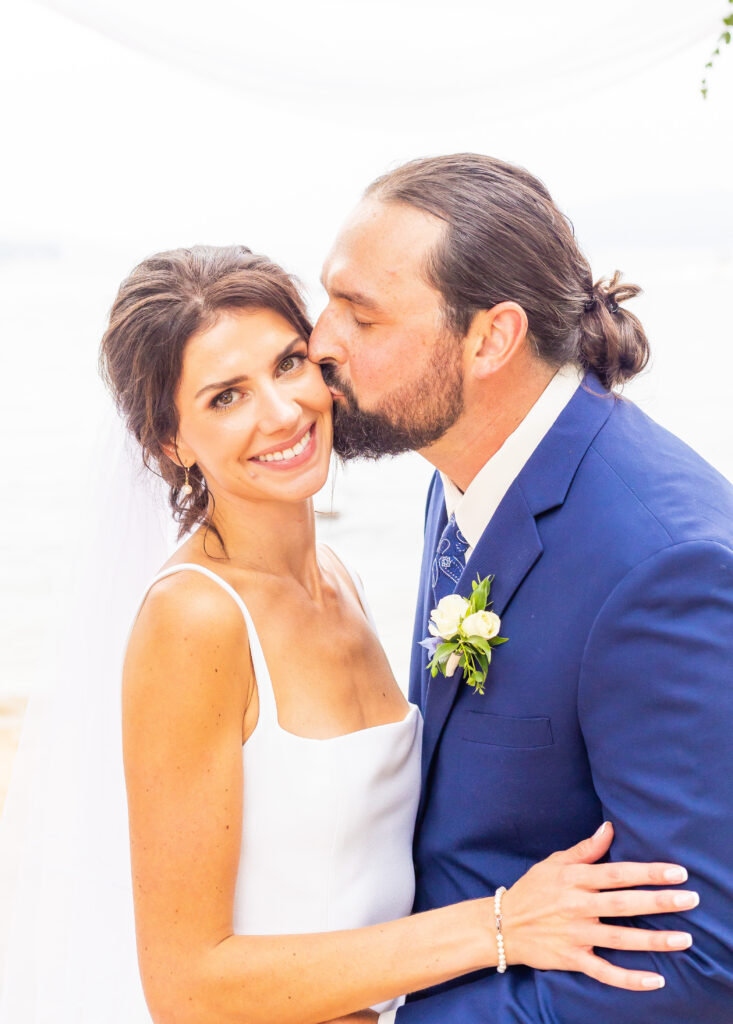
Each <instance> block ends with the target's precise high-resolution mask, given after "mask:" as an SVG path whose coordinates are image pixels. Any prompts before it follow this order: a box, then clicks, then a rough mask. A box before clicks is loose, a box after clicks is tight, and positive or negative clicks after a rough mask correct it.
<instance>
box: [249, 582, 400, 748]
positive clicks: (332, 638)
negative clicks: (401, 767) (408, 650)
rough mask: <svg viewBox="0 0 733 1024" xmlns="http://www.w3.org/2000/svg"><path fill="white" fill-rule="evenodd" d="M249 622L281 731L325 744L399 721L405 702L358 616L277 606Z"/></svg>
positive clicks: (340, 610) (360, 614)
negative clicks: (255, 633) (259, 646)
mask: <svg viewBox="0 0 733 1024" xmlns="http://www.w3.org/2000/svg"><path fill="white" fill-rule="evenodd" d="M349 604H350V602H349ZM253 618H254V621H255V625H256V628H257V630H258V635H259V638H260V643H261V644H262V648H263V653H264V656H265V660H266V662H267V667H268V670H269V674H270V678H271V681H272V688H273V691H274V695H275V701H276V704H277V714H278V722H279V724H280V726H281V727H282V728H283V729H285V730H286V731H288V732H292V733H295V734H297V735H303V736H312V737H313V738H326V737H328V736H335V735H340V734H342V733H347V732H354V731H356V730H359V729H367V728H371V727H372V726H375V725H384V724H387V723H388V722H394V721H399V720H400V719H402V718H404V716H405V713H406V711H407V702H406V701H405V698H404V696H403V695H402V692H401V691H400V689H399V687H398V685H397V683H396V681H395V679H394V676H393V674H392V671H391V669H390V667H389V662H388V661H387V658H386V655H385V653H384V650H383V648H382V647H381V645H380V643H379V641H378V639H377V637H376V636H375V634H374V632H373V630H372V629H371V627H370V625H369V623H368V622H367V620H366V618H365V617H364V614H363V612H362V611H361V609H360V608H351V607H346V608H344V607H343V606H342V607H339V608H337V609H336V610H333V609H331V610H329V609H328V607H326V609H317V608H315V607H310V608H309V607H307V605H305V603H300V604H298V603H297V602H293V603H292V606H290V605H288V603H287V602H284V603H283V604H281V605H279V606H278V608H277V609H276V610H275V611H269V612H268V610H266V609H265V608H262V609H261V614H260V615H257V612H254V613H253ZM258 618H259V622H260V624H258V623H257V619H258Z"/></svg>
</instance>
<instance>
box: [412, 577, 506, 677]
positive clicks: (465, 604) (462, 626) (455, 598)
mask: <svg viewBox="0 0 733 1024" xmlns="http://www.w3.org/2000/svg"><path fill="white" fill-rule="evenodd" d="M493 579H494V577H493V576H485V577H484V578H483V579H481V577H480V576H477V577H476V579H475V580H474V581H473V583H472V584H471V586H472V588H473V593H472V594H471V597H470V598H469V599H468V600H467V599H466V598H465V597H461V595H460V594H449V595H448V596H447V597H444V598H442V600H441V601H439V602H438V607H437V608H433V610H432V612H431V613H430V624H429V625H428V632H429V633H430V636H429V637H426V638H425V639H424V640H421V641H420V646H421V647H424V648H425V649H426V650H427V651H428V653H429V654H430V655H431V656H432V657H431V661H430V663H429V665H428V668H429V669H430V674H431V676H432V677H433V678H435V676H437V674H438V672H442V673H443V675H444V676H446V677H447V676H452V675H453V673H454V672H455V670H456V669H457V668H462V669H463V678H464V681H465V682H466V683H467V684H468V685H469V686H472V687H473V691H474V693H483V692H484V682H485V680H486V675H487V673H488V671H489V665H490V664H491V652H492V648H494V647H498V646H499V644H505V643H506V642H507V640H508V639H509V638H508V637H506V636H499V630H500V629H501V619H500V618H499V616H498V615H497V614H496V613H495V612H492V611H487V607H486V606H487V604H488V605H489V607H491V601H489V591H490V590H491V583H492V581H493Z"/></svg>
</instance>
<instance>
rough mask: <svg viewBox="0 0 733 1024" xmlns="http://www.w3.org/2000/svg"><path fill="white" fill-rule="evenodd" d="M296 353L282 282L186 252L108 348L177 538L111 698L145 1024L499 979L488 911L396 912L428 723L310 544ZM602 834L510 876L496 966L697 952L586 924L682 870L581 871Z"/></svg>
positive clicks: (342, 580)
mask: <svg viewBox="0 0 733 1024" xmlns="http://www.w3.org/2000/svg"><path fill="white" fill-rule="evenodd" d="M309 333H310V324H309V322H308V319H307V315H306V313H305V309H304V306H303V303H302V300H301V298H300V295H299V293H298V291H297V288H296V286H295V285H294V283H293V281H292V280H291V279H290V278H289V277H288V276H287V275H286V274H285V272H284V271H283V270H281V269H280V268H279V267H277V266H276V265H274V264H273V263H271V262H270V261H269V260H267V259H266V258H264V257H262V256H257V255H253V254H252V253H251V252H250V251H249V250H248V249H246V248H243V247H239V246H234V247H228V248H213V247H204V246H198V247H195V248H193V249H190V250H176V251H173V252H167V253H162V254H159V255H157V256H154V257H151V258H149V259H147V260H145V261H144V262H143V263H141V264H140V265H139V266H138V267H137V268H136V269H135V270H134V271H133V272H132V274H131V275H130V276H129V277H128V278H127V279H126V280H125V281H124V282H123V284H122V286H121V288H120V291H119V293H118V296H117V299H116V301H115V303H114V306H113V308H112V311H111V315H110V322H109V327H108V329H107V331H106V333H105V335H104V339H103V342H102V349H101V365H102V369H103V374H104V376H105V378H106V380H107V382H108V384H109V385H110V387H111V389H112V392H113V394H114V396H115V399H116V402H117V404H118V407H119V408H120V410H121V412H122V413H123V415H124V418H125V420H126V423H127V425H128V427H129V429H130V431H131V433H132V434H133V435H134V437H135V438H136V440H137V442H139V445H140V446H141V448H142V454H143V458H144V460H145V463H146V465H148V466H149V467H150V468H152V469H153V470H154V471H156V472H157V473H159V474H160V475H161V476H162V477H163V479H164V481H165V482H166V484H167V485H168V487H169V490H170V503H171V506H172V510H173V515H174V517H175V519H176V520H177V521H178V523H179V524H180V535H181V536H184V535H186V539H185V541H184V542H183V544H182V545H181V546H180V547H179V548H178V549H177V550H176V552H175V554H174V555H173V557H172V558H171V559H170V560H169V561H168V562H167V563H166V565H165V566H164V567H163V568H162V570H161V571H160V572H159V573H158V574H157V576H155V578H154V579H153V580H152V581H150V584H149V587H148V588H147V591H146V594H145V597H144V599H143V600H142V602H141V605H140V608H139V610H138V614H137V617H136V620H135V622H134V625H133V626H132V630H131V633H130V637H129V643H128V648H127V654H126V658H125V664H124V672H123V683H122V736H123V752H124V770H125V780H126V787H127V803H128V812H129V838H130V855H131V867H132V894H133V899H134V917H135V932H136V941H137V956H138V964H139V973H140V980H141V981H142V988H143V991H144V996H145V1001H146V1003H147V1007H148V1011H149V1014H150V1016H151V1017H152V1019H153V1020H154V1021H156V1022H159V1024H169V1022H170V1024H172V1022H175V1024H189V1022H191V1024H193V1022H196V1024H207V1022H212V1024H213V1022H217V1024H219V1022H224V1021H232V1022H236V1021H245V1020H246V1021H248V1022H251V1024H256V1022H260V1021H261V1022H267V1024H286V1022H293V1024H295V1022H297V1024H309V1022H313V1024H315V1022H319V1021H329V1020H331V1021H336V1020H340V1021H345V1020H349V1021H352V1022H366V1021H373V1020H376V1019H377V1014H378V1013H379V1012H381V1011H383V1010H387V1009H390V1008H393V1007H395V1006H397V1005H399V1001H400V997H401V996H402V995H403V994H404V993H409V992H412V991H416V990H419V989H423V988H426V987H428V986H432V985H436V984H439V983H441V982H444V981H446V980H448V979H451V978H454V977H456V976H458V975H461V974H465V973H468V972H471V971H476V970H479V969H482V968H490V967H495V966H496V965H497V964H498V963H499V956H498V951H497V922H496V921H495V918H494V909H493V908H494V901H493V893H488V892H487V897H486V898H485V899H479V900H471V901H466V902H464V903H459V904H456V905H453V906H448V907H445V908H441V909H438V910H433V911H429V912H427V913H422V914H416V915H412V916H410V910H411V905H412V897H413V889H414V877H413V868H412V860H411V842H412V829H413V825H414V819H415V813H416V807H417V800H418V788H419V777H420V770H419V759H420V740H421V728H422V722H421V719H420V714H419V711H418V709H417V708H416V707H415V706H414V705H410V704H408V703H407V702H406V700H405V698H404V697H403V696H402V693H401V691H400V689H399V687H398V685H397V683H396V681H395V679H394V677H393V675H392V673H391V671H390V668H389V664H388V662H387V659H386V656H385V654H384V652H383V650H382V648H381V646H380V644H379V641H378V639H377V636H376V633H375V630H374V627H373V623H372V621H371V618H370V616H369V611H368V608H367V606H366V602H365V599H364V595H363V592H362V588H361V585H360V582H359V579H358V577H357V576H356V575H354V574H353V573H352V572H351V571H350V570H349V569H348V568H347V567H346V566H344V565H343V564H342V563H341V561H340V560H339V559H338V558H337V556H336V555H335V554H334V553H333V552H332V551H330V550H329V549H328V548H326V547H325V546H323V545H320V546H319V545H317V544H316V540H315V524H314V511H313V504H312V496H313V495H314V494H315V493H316V492H317V491H318V490H320V488H321V487H322V486H323V484H324V482H325V480H326V476H327V473H328V466H329V460H330V455H331V396H330V393H329V391H328V388H327V387H326V386H325V384H324V382H323V379H322V377H321V371H320V369H319V367H318V366H317V365H315V364H313V363H311V362H309V360H308V355H307V341H308V337H309ZM110 585H111V586H113V585H114V581H110ZM611 837H612V828H611V827H610V825H606V826H605V827H604V828H603V829H601V830H599V833H597V834H596V836H594V837H593V838H591V839H588V840H585V841H584V842H583V843H581V844H579V845H578V846H577V847H575V848H573V849H572V850H569V851H564V852H560V853H556V854H553V856H552V857H549V858H548V859H547V860H545V861H543V862H541V863H540V864H538V865H535V867H533V868H531V869H530V870H529V871H528V872H527V873H526V874H525V875H523V876H522V877H521V878H520V879H519V880H516V881H514V884H513V885H511V887H510V888H509V890H508V892H507V893H506V895H505V897H504V902H503V908H502V909H503V938H504V944H505V949H506V958H507V962H508V963H509V964H510V965H511V964H514V963H525V964H528V965H530V966H533V967H537V968H541V969H572V968H571V965H572V963H573V953H574V952H575V951H577V950H578V949H581V948H582V949H585V950H588V949H591V948H592V947H593V946H594V945H598V946H605V947H612V948H634V949H655V950H662V951H663V950H671V949H679V948H680V945H681V943H687V942H688V939H687V938H686V937H685V936H684V935H682V937H680V935H678V934H677V933H670V932H662V931H644V930H632V929H611V928H609V927H608V925H605V924H603V923H601V922H600V921H599V919H598V914H599V900H600V899H601V897H600V896H599V895H598V892H599V890H602V889H611V888H618V887H620V886H621V885H623V886H633V885H639V884H644V883H649V882H652V883H656V884H665V882H668V881H669V880H670V878H669V871H670V870H671V869H672V868H673V867H674V866H673V865H631V866H628V870H627V874H626V878H625V881H624V882H623V883H621V882H619V881H614V876H613V875H612V874H611V868H610V867H609V866H607V865H603V864H593V863H592V862H594V861H597V860H599V859H600V858H601V857H603V855H604V854H605V853H606V851H607V850H608V847H609V845H610V841H611ZM614 867H617V865H614ZM677 875H678V877H677V878H675V879H674V880H675V881H682V880H684V871H683V870H682V869H677ZM506 881H507V884H508V883H509V881H512V880H506ZM625 895H626V897H627V901H628V902H627V906H625V907H624V911H623V913H624V916H626V917H628V916H629V915H630V914H631V915H633V914H634V913H641V912H642V910H644V911H647V912H648V907H646V906H644V905H643V902H642V901H643V897H644V894H643V893H642V892H638V891H629V892H627V893H626V894H625ZM647 896H648V894H647ZM673 897H674V893H673V892H672V891H668V890H663V891H660V892H658V893H657V894H656V896H655V898H656V904H657V909H658V910H659V911H660V912H662V911H667V910H672V909H673V910H675V911H678V910H679V909H680V907H679V906H678V905H676V904H675V903H674V902H673ZM693 903H694V898H693V897H692V896H691V897H690V901H689V906H692V905H693ZM509 969H511V967H510V968H509ZM128 983H129V984H130V985H139V984H140V981H139V980H138V979H137V977H136V978H134V979H132V978H129V979H124V978H123V979H122V980H121V981H119V984H121V985H125V984H128ZM660 983H661V982H660V979H659V977H658V976H657V975H654V974H649V973H646V972H640V971H637V972H635V971H629V972H626V975H625V979H624V987H626V988H629V989H633V990H637V991H639V992H641V991H643V990H645V989H650V988H654V987H658V986H659V984H660ZM110 998H112V994H110ZM364 1008H369V1009H364ZM59 1019H60V1018H59ZM78 1019H82V1016H81V1014H80V1015H79V1018H78ZM83 1019H84V1020H87V1019H89V1020H92V1019H94V1018H93V1017H89V1018H87V1016H84V1017H83ZM96 1019H97V1020H102V1019H105V1012H104V1008H103V1007H102V1008H99V1012H98V1016H97V1017H96ZM69 1020H71V1018H69ZM18 1024H24V1022H18Z"/></svg>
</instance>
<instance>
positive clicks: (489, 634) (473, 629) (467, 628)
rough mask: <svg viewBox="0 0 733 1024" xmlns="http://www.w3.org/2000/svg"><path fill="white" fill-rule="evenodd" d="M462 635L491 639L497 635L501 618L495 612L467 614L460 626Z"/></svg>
mask: <svg viewBox="0 0 733 1024" xmlns="http://www.w3.org/2000/svg"><path fill="white" fill-rule="evenodd" d="M461 628H462V630H463V634H464V636H480V637H483V638H484V640H491V639H493V637H495V636H498V635H499V630H500V629H501V619H500V618H499V616H498V615H497V614H496V613H495V612H474V613H473V615H467V616H466V618H465V619H464V620H463V624H462V626H461Z"/></svg>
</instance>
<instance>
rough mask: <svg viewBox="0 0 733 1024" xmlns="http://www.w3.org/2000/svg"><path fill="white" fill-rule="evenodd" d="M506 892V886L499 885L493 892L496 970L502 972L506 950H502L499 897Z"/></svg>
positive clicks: (502, 938) (502, 936)
mask: <svg viewBox="0 0 733 1024" xmlns="http://www.w3.org/2000/svg"><path fill="white" fill-rule="evenodd" d="M505 892H506V886H505V885H500V886H499V888H498V889H497V890H496V892H495V893H494V918H495V920H496V950H497V953H498V954H499V962H498V964H497V965H496V970H497V972H498V973H499V974H503V973H504V971H505V970H506V952H505V950H504V932H503V931H502V927H501V898H502V896H503V895H504V893H505Z"/></svg>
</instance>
